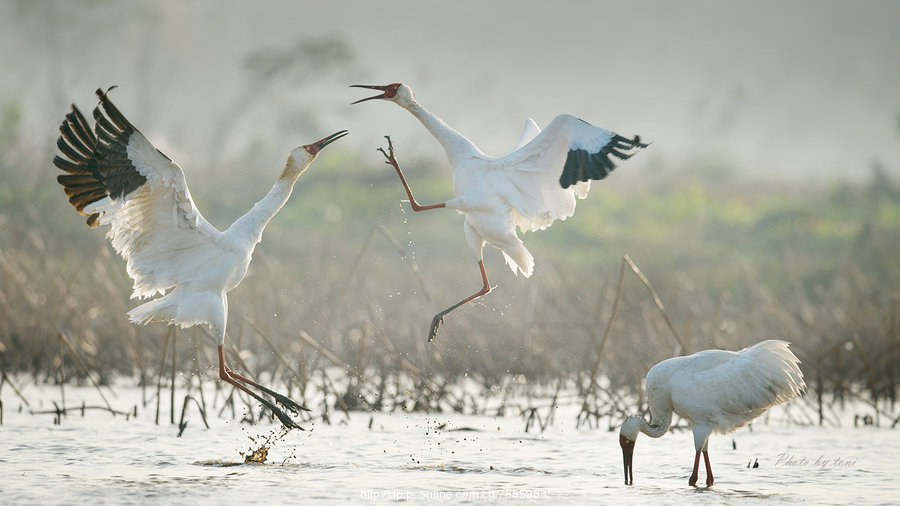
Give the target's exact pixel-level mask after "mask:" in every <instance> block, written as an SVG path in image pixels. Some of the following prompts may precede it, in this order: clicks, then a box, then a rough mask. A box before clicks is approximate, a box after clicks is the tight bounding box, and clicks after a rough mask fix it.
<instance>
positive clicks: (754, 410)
mask: <svg viewBox="0 0 900 506" xmlns="http://www.w3.org/2000/svg"><path fill="white" fill-rule="evenodd" d="M799 363H800V360H799V359H798V358H797V357H796V356H795V355H794V354H793V353H792V352H791V350H790V349H789V348H788V343H786V342H784V341H777V340H768V341H762V342H760V343H757V344H755V345H753V346H750V347H749V348H745V349H743V350H741V351H726V350H705V351H700V352H697V353H694V354H693V355H688V356H686V357H675V358H670V359H667V360H663V361H662V362H660V363H658V364H656V365H655V366H653V367H652V368H651V369H650V371H649V372H648V373H647V379H646V391H647V402H648V404H649V406H650V421H649V422H648V421H647V420H645V419H644V418H643V417H641V416H638V415H634V416H630V417H628V418H627V419H626V420H625V422H624V423H623V424H622V427H621V429H620V430H619V445H620V446H621V447H622V459H623V463H624V466H625V484H626V485H630V484H632V483H633V482H634V477H633V471H634V470H633V466H632V461H633V456H634V443H635V440H637V436H638V432H643V433H644V434H646V435H648V436H650V437H652V438H658V437H661V436H662V435H663V434H665V433H666V432H667V431H668V430H669V425H671V423H672V413H673V412H674V413H675V414H676V415H678V416H680V417H682V418H684V419H686V420H688V421H689V422H690V423H691V426H692V427H693V432H694V449H695V450H696V451H697V453H696V454H695V456H694V469H693V472H692V473H691V477H690V479H689V480H688V485H690V486H695V485H696V484H697V474H698V468H699V467H700V454H701V453H702V454H703V461H704V463H705V464H706V485H707V486H710V485H712V484H713V474H712V468H711V467H710V465H709V454H708V453H707V445H708V444H709V436H710V434H712V433H713V432H717V433H719V434H727V433H729V432H733V431H735V430H737V429H739V428H741V427H743V426H744V425H746V424H747V423H749V422H750V421H751V420H753V419H754V418H756V417H758V416H760V415H762V414H763V413H765V412H766V410H768V409H769V408H771V407H772V406H775V405H777V404H781V403H782V402H786V401H788V400H790V399H792V398H794V397H796V396H798V395H800V394H801V393H802V392H803V391H804V390H805V389H806V383H805V382H804V381H803V373H802V372H800V368H799V367H798V364H799Z"/></svg>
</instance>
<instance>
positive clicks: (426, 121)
mask: <svg viewBox="0 0 900 506" xmlns="http://www.w3.org/2000/svg"><path fill="white" fill-rule="evenodd" d="M352 87H356V88H368V89H374V90H379V91H381V92H382V93H381V94H380V95H375V96H372V97H368V98H364V99H361V100H357V101H356V102H353V103H354V104H356V103H359V102H364V101H366V100H372V99H384V100H389V101H391V102H394V103H395V104H397V105H399V106H400V107H403V108H404V109H406V110H407V111H409V112H410V113H412V115H413V116H415V117H416V118H418V119H419V121H421V122H422V124H423V125H425V128H427V129H428V131H429V132H431V134H432V135H433V136H434V137H435V138H436V139H437V140H438V142H440V144H441V146H442V147H443V148H444V151H445V152H446V154H447V158H448V159H449V161H450V165H451V166H452V167H453V191H454V194H455V197H454V198H452V199H450V200H448V201H446V202H443V203H439V204H431V205H424V206H423V205H419V203H418V202H416V199H415V198H414V197H413V195H412V191H411V190H410V188H409V184H407V182H406V178H405V177H404V176H403V172H402V171H401V170H400V166H399V164H398V163H397V160H396V158H394V150H393V146H392V145H391V144H390V138H388V150H389V152H385V151H384V150H383V149H382V150H381V151H382V153H384V155H385V157H386V158H387V159H388V163H389V164H391V165H392V166H393V167H394V169H395V170H396V171H397V175H398V176H400V181H401V182H402V183H403V187H404V188H405V189H406V194H407V195H408V196H409V203H410V205H411V206H412V209H413V211H425V210H428V209H439V208H444V207H446V208H450V209H456V210H457V211H459V212H460V213H463V214H464V215H465V216H466V221H465V233H466V242H467V243H468V245H469V248H470V250H471V251H472V254H473V255H474V257H475V259H476V260H477V261H478V268H479V270H480V271H481V280H482V283H483V285H482V288H481V289H480V290H479V291H477V292H476V293H474V294H472V295H471V296H469V297H467V298H465V299H463V300H461V301H459V302H457V303H456V304H454V305H452V306H450V307H449V308H447V309H445V310H443V311H441V312H439V313H437V314H436V315H435V316H434V318H433V319H432V321H431V329H430V331H429V334H428V340H429V341H431V340H432V339H434V336H435V334H436V333H437V330H438V327H440V325H441V323H443V318H444V316H445V315H446V314H447V313H449V312H450V311H453V310H454V309H456V308H457V307H459V306H461V305H463V304H465V303H467V302H469V301H471V300H473V299H476V298H478V297H481V296H482V295H485V294H487V293H489V292H490V291H491V285H490V283H489V282H488V278H487V273H486V272H485V270H484V261H483V256H482V250H483V248H484V244H485V243H487V244H490V245H491V246H494V247H495V248H497V249H499V250H500V251H501V252H502V253H503V258H504V259H505V260H506V264H507V265H508V266H509V268H510V269H511V270H512V271H513V273H516V274H518V273H519V272H521V273H522V275H524V276H525V277H526V278H527V277H530V276H531V273H532V270H533V269H534V257H532V256H531V253H530V252H529V251H528V249H526V248H525V245H524V244H523V243H522V240H521V239H520V238H519V236H518V233H517V232H516V227H518V228H520V229H522V230H523V231H526V232H527V231H534V230H543V229H545V228H547V227H549V226H550V225H551V224H552V223H553V222H554V221H555V220H564V219H566V218H568V217H569V216H572V214H573V213H574V212H575V196H576V195H577V196H578V197H579V198H585V197H586V196H587V192H588V190H589V189H590V181H591V180H592V179H603V178H605V177H606V176H607V175H608V174H609V173H610V172H611V171H612V170H613V169H614V168H615V164H614V163H613V161H612V159H611V157H616V158H619V159H623V160H624V159H627V158H630V157H631V156H632V155H633V154H634V153H635V152H636V151H637V149H638V148H644V147H647V144H641V142H640V139H639V137H638V136H635V137H634V139H626V138H625V137H622V136H620V135H617V134H615V133H613V132H610V131H609V130H605V129H603V128H599V127H595V126H593V125H590V124H589V123H587V122H585V121H583V120H580V119H578V118H576V117H575V116H571V115H569V114H560V115H559V116H557V117H556V118H554V119H553V121H551V122H550V124H549V125H547V128H546V129H544V131H543V132H542V131H541V129H540V128H538V126H537V124H535V122H534V121H533V120H531V119H530V118H529V119H528V120H527V121H526V122H525V128H524V130H523V131H522V135H521V137H520V139H519V142H518V144H517V145H516V147H515V149H514V150H513V151H512V152H511V153H510V154H508V155H506V156H503V157H492V156H488V155H486V154H484V153H482V152H481V150H479V149H478V148H477V147H476V146H475V145H474V144H473V143H472V142H471V141H469V139H467V138H465V137H464V136H462V135H461V134H460V133H459V132H457V131H456V130H454V129H453V128H451V127H450V126H448V125H447V124H446V123H444V122H443V121H441V119H440V118H438V117H436V116H435V115H433V114H431V113H430V112H428V110H426V109H425V108H424V107H422V106H421V105H419V103H418V102H417V101H416V99H415V97H414V96H413V92H412V90H411V89H410V88H409V86H406V85H405V84H402V83H393V84H389V85H386V86H374V85H361V84H355V85H353V86H352Z"/></svg>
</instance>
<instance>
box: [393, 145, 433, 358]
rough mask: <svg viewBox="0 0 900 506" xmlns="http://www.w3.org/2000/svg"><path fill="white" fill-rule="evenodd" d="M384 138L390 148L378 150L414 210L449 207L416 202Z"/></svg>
mask: <svg viewBox="0 0 900 506" xmlns="http://www.w3.org/2000/svg"><path fill="white" fill-rule="evenodd" d="M384 138H385V139H387V141H388V150H387V151H385V150H384V148H378V151H381V154H383V155H384V157H385V158H387V161H386V162H385V163H387V164H388V165H390V166H392V167H393V168H394V170H395V171H397V175H398V176H400V182H401V183H403V188H404V189H405V190H406V194H407V195H408V196H409V205H410V206H412V210H413V211H416V212H419V211H427V210H429V209H440V208H442V207H447V204H445V203H443V202H442V203H440V204H429V205H425V206H423V205H420V204H419V203H418V202H416V198H415V197H413V194H412V190H410V189H409V183H407V182H406V178H405V177H403V171H401V170H400V164H399V163H397V159H396V158H395V157H394V145H393V143H391V136H390V135H385V136H384ZM429 340H430V339H429Z"/></svg>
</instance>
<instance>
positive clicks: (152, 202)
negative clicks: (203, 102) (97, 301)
mask: <svg viewBox="0 0 900 506" xmlns="http://www.w3.org/2000/svg"><path fill="white" fill-rule="evenodd" d="M127 153H128V158H129V159H130V161H131V163H132V164H133V165H134V168H135V169H136V170H137V171H138V172H139V173H140V174H141V175H143V176H144V177H146V178H147V182H146V183H145V184H143V185H141V186H140V187H138V188H137V189H136V190H134V191H132V192H131V193H130V194H128V195H125V196H123V197H122V198H119V199H115V200H114V199H111V198H110V197H106V198H104V199H102V200H100V201H98V202H95V203H94V204H91V205H90V206H88V207H86V208H85V211H86V212H88V213H100V218H99V223H100V224H108V225H110V230H109V233H108V234H107V237H108V238H109V239H110V241H111V242H112V246H113V248H114V249H115V250H116V252H117V253H119V254H120V255H121V256H122V257H123V258H124V259H125V260H126V262H127V270H128V275H129V276H131V278H132V279H134V292H133V294H132V297H141V298H143V297H150V296H153V295H155V294H157V293H164V292H165V291H166V290H168V289H169V288H172V287H174V286H175V285H176V283H177V282H178V281H179V280H182V281H183V280H185V279H193V278H195V277H197V274H198V273H200V272H202V270H203V268H204V267H205V266H209V265H216V262H215V259H216V258H217V257H219V256H221V255H222V253H223V252H222V250H221V247H220V245H219V239H220V237H221V235H222V233H221V232H220V231H219V230H217V229H216V228H215V227H213V226H212V225H210V224H209V222H207V221H206V219H205V218H204V217H203V215H202V214H200V212H199V211H198V210H197V207H196V206H195V205H194V201H193V200H192V199H191V194H190V191H189V190H188V187H187V183H186V181H185V178H184V172H183V171H182V170H181V167H179V166H178V164H176V163H175V162H173V161H172V160H170V159H168V158H167V157H166V156H165V155H163V154H162V153H160V152H159V151H158V150H157V149H156V148H155V147H154V146H153V144H151V143H150V141H148V140H147V139H146V138H145V137H144V136H143V135H142V134H141V133H140V132H139V131H137V130H135V131H134V132H133V133H132V134H131V135H130V136H129V138H128V146H127Z"/></svg>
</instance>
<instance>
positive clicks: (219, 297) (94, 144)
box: [53, 87, 347, 428]
mask: <svg viewBox="0 0 900 506" xmlns="http://www.w3.org/2000/svg"><path fill="white" fill-rule="evenodd" d="M113 88H114V87H113ZM111 89H112V88H110V90H111ZM110 90H107V91H106V92H104V91H103V90H101V89H98V90H97V96H98V97H99V99H100V103H99V104H98V105H97V107H96V108H95V109H94V119H95V122H96V125H95V127H94V131H93V132H92V131H91V128H90V127H89V125H88V122H87V120H86V119H85V117H84V115H83V114H82V113H81V112H80V111H79V110H78V108H77V107H76V106H75V105H74V104H73V105H72V111H71V112H70V113H68V114H67V115H66V118H65V120H64V121H63V122H62V124H61V125H60V128H59V129H60V132H61V133H62V135H61V136H60V138H59V140H58V141H57V146H58V147H59V150H60V151H61V152H62V154H63V155H65V158H63V157H61V156H56V157H55V158H54V159H53V163H54V165H56V166H57V167H58V168H60V169H61V170H63V171H64V172H66V174H64V175H60V176H59V177H58V178H57V180H58V181H59V183H60V184H61V185H63V187H64V189H65V192H66V195H67V196H68V197H69V203H71V204H72V206H74V207H75V209H76V210H77V211H78V212H79V213H81V214H82V215H85V216H87V217H88V218H87V224H88V226H89V227H92V228H93V227H97V226H99V225H109V227H110V229H109V232H108V233H107V238H109V240H110V241H111V243H112V246H113V248H114V249H115V250H116V252H117V253H118V254H119V255H121V256H122V258H123V259H125V262H126V269H127V271H128V275H129V276H131V278H132V279H133V280H134V286H133V293H132V298H151V297H154V296H156V295H162V296H161V297H158V298H154V299H153V300H150V301H149V302H145V303H144V304H141V305H139V306H137V307H136V308H134V309H132V310H131V311H129V312H128V316H129V318H130V320H131V321H132V322H134V323H136V324H146V323H148V322H152V321H162V322H168V323H169V324H170V325H173V324H174V325H178V326H180V327H181V328H186V327H190V326H193V325H198V324H207V325H209V326H210V328H211V329H212V331H213V333H214V334H215V337H216V340H217V344H218V354H219V377H220V378H221V379H222V380H223V381H225V382H227V383H230V384H232V385H234V386H235V387H237V388H238V389H240V390H241V391H243V392H245V393H247V394H248V395H250V396H251V397H253V398H254V399H256V400H257V401H259V402H260V403H262V404H263V405H264V406H265V407H267V408H268V409H270V410H271V411H272V412H273V413H274V414H275V416H277V417H278V419H279V420H280V421H281V423H283V424H284V425H285V426H287V427H290V428H300V427H299V425H297V424H296V422H294V420H293V419H291V417H290V416H288V415H287V414H286V413H284V411H282V410H281V409H280V408H279V407H278V406H276V405H275V404H274V403H272V402H270V401H269V400H267V399H265V398H264V397H263V396H262V395H260V394H258V393H257V392H254V391H253V390H251V389H250V388H249V387H253V388H256V389H258V390H259V391H261V392H263V393H265V394H268V395H270V396H271V397H272V398H274V399H275V401H276V402H277V403H279V404H281V405H282V406H284V407H286V408H288V409H289V410H291V411H292V412H294V413H299V411H300V410H307V408H305V407H303V406H301V405H300V404H298V403H297V402H295V401H293V400H291V399H290V398H288V397H287V396H285V395H282V394H279V393H277V392H274V391H272V390H270V389H268V388H266V387H264V386H262V385H260V384H258V383H256V382H254V381H252V380H250V379H247V378H245V377H244V376H242V375H240V374H238V373H236V372H234V371H233V370H232V369H231V368H229V367H228V365H227V364H226V363H225V349H224V343H225V324H226V321H227V319H228V299H227V297H226V294H227V293H228V292H230V291H231V290H233V289H234V288H235V287H236V286H237V285H238V283H240V282H241V280H242V279H243V278H244V275H245V274H246V273H247V267H248V266H249V265H250V259H251V256H252V255H253V250H254V249H255V248H256V245H257V244H258V243H259V242H260V240H261V239H262V232H263V229H264V228H265V227H266V224H267V223H268V222H269V220H271V219H272V217H273V216H275V213H277V212H278V210H279V209H281V207H282V206H284V204H285V202H287V200H288V197H290V195H291V191H292V190H293V188H294V184H295V183H296V182H297V178H299V177H300V174H302V173H303V171H305V170H306V169H307V167H309V165H310V164H311V163H312V161H313V160H315V158H316V155H318V153H319V152H320V151H321V150H322V149H323V148H324V147H325V146H327V145H328V144H330V143H332V142H334V141H336V140H337V139H340V138H341V137H343V136H344V135H346V134H347V131H346V130H342V131H340V132H337V133H334V134H332V135H329V136H328V137H325V138H324V139H321V140H319V141H316V142H313V143H312V144H307V145H305V146H300V147H298V148H295V149H294V150H292V151H291V153H290V156H289V157H288V159H287V163H286V165H285V167H284V170H283V171H282V173H281V175H280V176H279V177H278V180H277V181H275V185H274V186H273V187H272V189H271V190H270V191H269V193H268V194H267V195H266V196H265V197H263V199H262V200H260V201H259V202H257V203H256V204H255V205H254V206H253V208H252V209H250V211H248V212H247V214H245V215H243V216H241V217H240V218H238V219H237V220H236V221H235V222H234V223H232V225H231V226H230V227H228V229H226V230H225V231H224V232H221V231H219V230H218V229H216V228H215V227H213V226H212V225H211V224H210V223H209V222H208V221H206V219H205V218H204V217H203V215H202V214H200V211H198V210H197V207H196V206H195V205H194V201H193V200H192V199H191V192H190V191H189V190H188V187H187V182H186V181H185V178H184V172H183V171H182V170H181V167H179V166H178V164H177V163H175V162H174V161H172V160H171V159H169V157H167V156H166V155H164V154H163V153H162V152H160V151H159V150H157V149H156V147H154V146H153V144H151V143H150V141H149V140H147V138H146V137H144V135H143V134H142V133H141V132H140V131H139V130H138V129H137V128H135V127H134V125H132V124H131V122H129V121H128V119H126V118H125V116H124V115H123V114H122V113H121V112H120V111H119V109H118V108H116V106H115V105H113V103H112V101H110V99H109V97H108V93H109V91H110ZM307 411H308V410H307Z"/></svg>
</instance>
